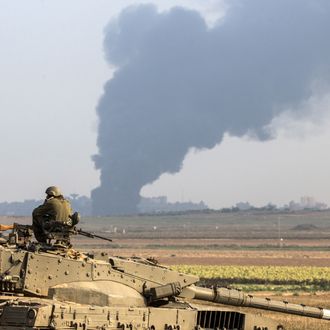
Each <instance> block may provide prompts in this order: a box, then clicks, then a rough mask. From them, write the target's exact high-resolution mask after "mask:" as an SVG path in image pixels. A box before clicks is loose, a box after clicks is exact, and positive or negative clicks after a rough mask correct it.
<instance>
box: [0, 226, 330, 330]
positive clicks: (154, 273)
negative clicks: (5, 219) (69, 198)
mask: <svg viewBox="0 0 330 330" xmlns="http://www.w3.org/2000/svg"><path fill="white" fill-rule="evenodd" d="M64 236H65V237H68V235H64ZM31 238H32V231H31V228H30V227H29V226H21V225H17V224H16V225H14V226H13V229H12V232H11V233H10V234H9V237H8V238H7V240H5V241H4V242H2V244H1V245H0V290H1V293H0V294H1V296H0V330H11V329H40V330H41V329H44V330H46V329H52V330H55V329H67V330H71V329H72V330H78V329H79V330H80V329H81V330H87V329H98V330H106V329H116V330H126V329H128V330H133V329H134V330H201V329H216V330H225V329H226V330H230V329H231V330H234V329H236V330H243V329H244V330H245V329H253V330H275V329H276V330H280V329H284V327H283V326H282V325H281V324H278V323H277V322H275V321H274V320H270V319H267V318H264V317H262V316H259V315H253V314H250V313H245V312H241V311H235V310H232V309H230V308H226V307H224V306H223V305H230V306H245V307H254V308H259V309H265V310H270V311H276V312H283V313H289V314H296V315H301V316H305V317H313V318H321V319H325V320H329V319H330V310H327V309H323V308H316V307H309V306H304V305H297V304H292V303H288V302H286V301H273V300H271V299H269V298H258V297H254V296H252V295H248V294H244V293H242V292H240V291H238V290H235V289H228V288H212V289H210V288H204V287H199V286H197V285H196V283H197V282H198V281H199V278H198V277H196V276H192V275H188V274H182V273H179V272H176V271H173V270H171V269H169V268H167V267H165V266H162V265H159V264H157V263H156V262H155V261H153V260H148V259H143V258H137V257H133V258H122V257H116V256H112V255H109V254H107V253H105V252H103V253H98V254H91V253H82V252H79V251H76V250H74V249H72V247H71V246H64V247H63V245H62V244H48V245H40V244H38V243H34V242H32V240H31ZM56 242H58V240H57V241H56ZM198 300H203V301H208V302H213V303H216V304H219V306H217V305H216V306H215V305H214V304H212V306H209V305H199V304H198ZM196 301H197V302H196ZM220 304H221V305H220ZM325 322H326V321H325Z"/></svg>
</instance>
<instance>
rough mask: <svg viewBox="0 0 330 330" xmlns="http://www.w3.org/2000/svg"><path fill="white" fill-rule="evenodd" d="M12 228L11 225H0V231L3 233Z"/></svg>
mask: <svg viewBox="0 0 330 330" xmlns="http://www.w3.org/2000/svg"><path fill="white" fill-rule="evenodd" d="M13 228H14V226H13V225H2V224H0V231H5V230H9V229H13Z"/></svg>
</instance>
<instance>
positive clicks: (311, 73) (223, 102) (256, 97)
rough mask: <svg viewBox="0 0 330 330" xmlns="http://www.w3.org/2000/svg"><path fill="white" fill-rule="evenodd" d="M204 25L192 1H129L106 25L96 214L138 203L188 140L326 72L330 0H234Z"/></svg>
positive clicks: (235, 126) (243, 128)
mask: <svg viewBox="0 0 330 330" xmlns="http://www.w3.org/2000/svg"><path fill="white" fill-rule="evenodd" d="M230 4H231V7H230V9H229V11H228V13H227V15H226V17H225V19H224V20H223V21H221V22H220V23H219V24H218V25H216V26H215V27H214V28H212V29H209V28H208V27H207V26H206V24H205V22H204V20H203V19H202V17H201V16H200V15H199V14H198V13H197V12H194V11H190V10H185V9H182V8H174V9H172V10H171V11H169V12H166V13H158V12H157V10H156V9H155V7H153V6H151V5H141V6H135V7H129V8H127V9H126V10H124V11H123V12H122V13H121V15H120V16H119V17H118V19H117V20H115V21H112V22H110V24H109V25H108V26H107V28H106V35H105V42H104V49H105V55H106V58H107V60H108V61H109V63H110V64H111V65H115V66H116V67H117V71H116V73H115V75H114V77H113V78H112V79H111V80H109V81H108V82H107V83H106V85H105V86H104V93H103V95H102V97H101V99H100V101H99V104H98V108H97V114H98V117H99V128H98V140H97V145H98V148H99V153H98V155H95V156H94V157H93V159H94V162H95V165H96V168H98V169H100V173H101V185H100V187H98V188H96V189H95V190H93V191H92V200H93V212H94V214H98V215H108V214H128V213H134V212H136V205H137V204H138V202H139V199H140V196H139V192H140V189H141V188H142V187H143V186H144V185H145V184H147V183H150V182H152V181H154V180H156V179H157V178H158V177H159V176H160V175H161V174H162V173H164V172H170V173H174V172H177V171H179V170H180V167H181V164H182V161H183V159H184V157H185V155H186V153H187V151H188V150H189V148H191V147H195V148H212V147H213V146H214V145H215V144H217V143H219V142H220V141H221V139H222V137H223V134H224V133H225V132H229V133H230V134H232V135H236V136H242V135H244V134H246V133H247V132H254V134H255V135H256V137H259V138H269V136H268V135H267V132H266V131H265V130H263V127H264V126H265V125H266V124H268V123H269V122H270V120H271V119H272V118H273V117H274V115H276V114H278V113H279V112H280V111H282V110H283V109H284V108H285V107H287V106H294V105H295V106H297V105H298V104H299V103H300V102H302V101H303V100H305V99H306V98H308V97H309V96H310V94H311V85H312V83H313V82H314V81H315V80H318V81H323V82H326V83H327V82H329V80H330V79H329V78H330V74H329V72H330V43H329V32H330V1H328V0H290V1H288V0H249V1H230Z"/></svg>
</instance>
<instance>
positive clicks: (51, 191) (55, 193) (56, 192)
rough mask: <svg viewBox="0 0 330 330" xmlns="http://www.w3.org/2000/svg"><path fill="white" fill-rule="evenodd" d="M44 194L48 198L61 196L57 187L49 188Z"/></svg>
mask: <svg viewBox="0 0 330 330" xmlns="http://www.w3.org/2000/svg"><path fill="white" fill-rule="evenodd" d="M45 193H46V194H47V195H48V196H54V197H58V196H61V195H62V193H61V190H60V188H59V187H56V186H50V187H48V188H47V189H46V191H45Z"/></svg>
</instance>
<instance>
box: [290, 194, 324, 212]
mask: <svg viewBox="0 0 330 330" xmlns="http://www.w3.org/2000/svg"><path fill="white" fill-rule="evenodd" d="M327 208H328V206H327V204H325V203H320V202H317V201H316V200H315V198H314V197H311V196H302V197H301V198H300V202H295V201H291V202H290V203H289V205H288V209H289V210H290V211H301V210H326V209H327Z"/></svg>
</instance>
